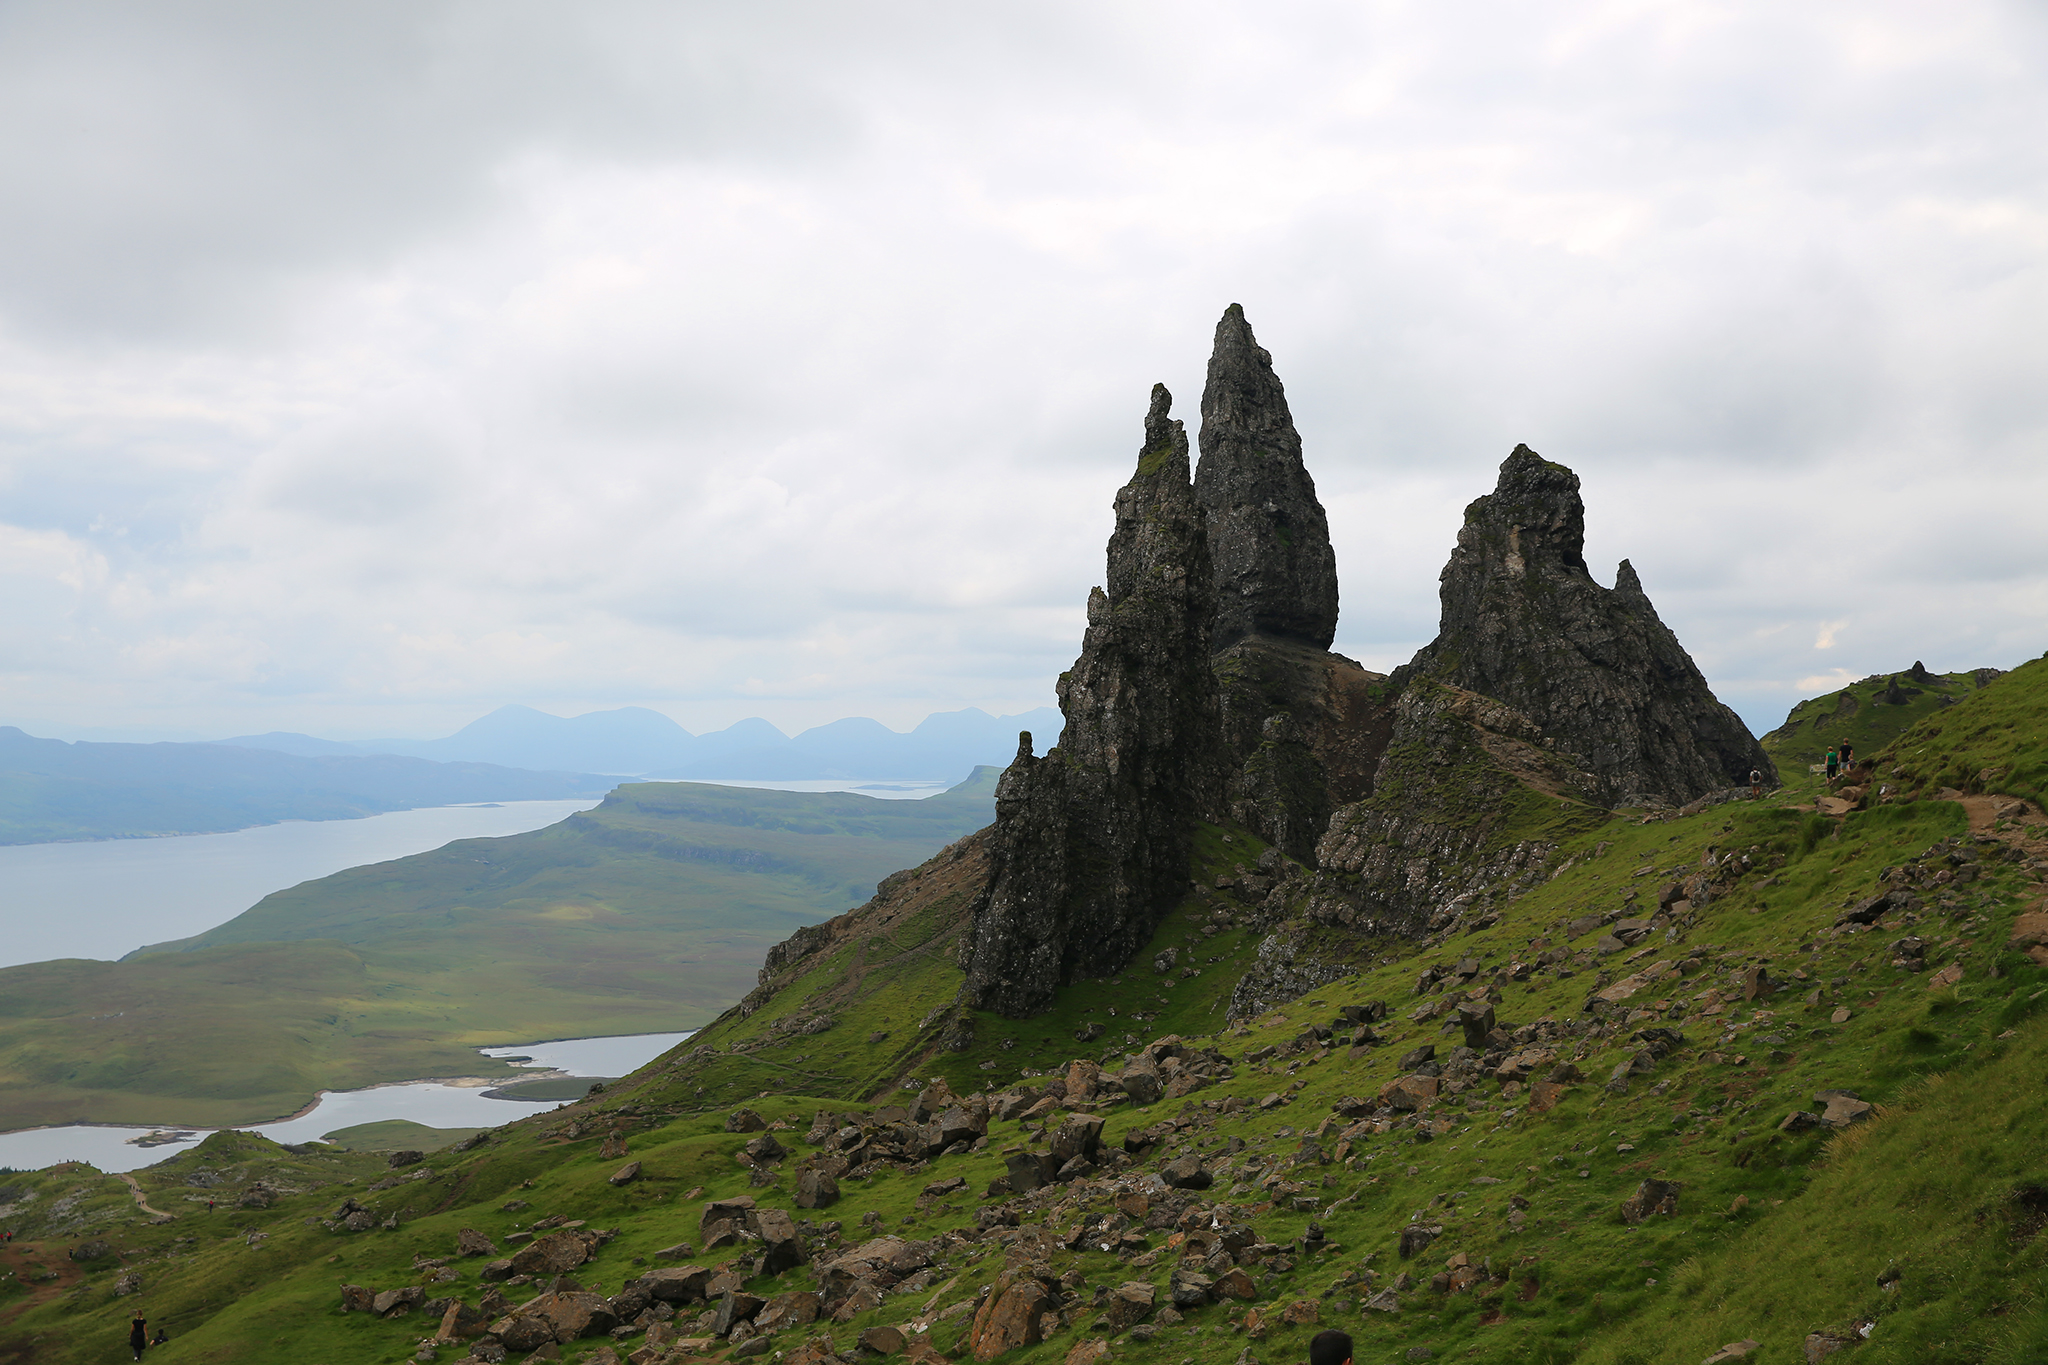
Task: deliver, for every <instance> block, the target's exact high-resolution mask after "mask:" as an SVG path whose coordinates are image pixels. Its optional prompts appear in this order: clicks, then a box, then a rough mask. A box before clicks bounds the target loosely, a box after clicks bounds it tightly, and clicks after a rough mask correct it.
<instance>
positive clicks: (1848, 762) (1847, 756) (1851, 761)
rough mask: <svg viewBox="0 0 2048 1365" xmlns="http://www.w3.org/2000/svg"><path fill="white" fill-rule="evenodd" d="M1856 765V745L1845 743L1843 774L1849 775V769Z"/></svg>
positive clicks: (1843, 747)
mask: <svg viewBox="0 0 2048 1365" xmlns="http://www.w3.org/2000/svg"><path fill="white" fill-rule="evenodd" d="M1855 766H1856V746H1855V745H1853V744H1844V745H1843V746H1842V772H1843V774H1844V775H1847V773H1848V771H1849V769H1851V768H1853V767H1855Z"/></svg>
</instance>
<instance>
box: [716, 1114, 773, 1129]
mask: <svg viewBox="0 0 2048 1365" xmlns="http://www.w3.org/2000/svg"><path fill="white" fill-rule="evenodd" d="M767 1129H768V1121H767V1120H766V1119H764V1118H762V1117H761V1116H760V1115H759V1114H757V1113H755V1112H754V1111H753V1110H751V1109H735V1110H733V1111H732V1112H731V1113H730V1114H727V1115H726V1116H725V1131H726V1132H728V1133H761V1132H766V1131H767Z"/></svg>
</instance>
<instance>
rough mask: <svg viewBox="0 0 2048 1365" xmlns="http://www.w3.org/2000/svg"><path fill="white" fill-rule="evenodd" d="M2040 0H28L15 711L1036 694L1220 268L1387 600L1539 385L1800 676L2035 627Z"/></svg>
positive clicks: (468, 711)
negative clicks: (1247, 4) (1267, 1)
mask: <svg viewBox="0 0 2048 1365" xmlns="http://www.w3.org/2000/svg"><path fill="white" fill-rule="evenodd" d="M2043 37H2044V33H2043V25H2042V23H2041V22H2040V20H2039V17H2038V16H2037V15H2035V14H2033V13H2032V12H2030V11H2027V10H2024V9H2021V8H2018V7H2013V6H2007V5H2000V4H1992V3H1975V4H1973V3H1963V4H1959V5H1954V6H1944V7H1941V8H1939V9H1938V10H1936V9H1930V8H1928V7H1925V6H1917V5H1908V4H1904V3H1893V4H1877V5H1870V6H1863V7H1859V8H1857V9H1855V10H1854V11H1850V10H1843V9H1832V10H1812V9H1808V10H1799V9H1787V8H1786V7H1783V6H1767V5H1763V4H1761V3H1732V4H1725V5H1717V6H1711V7H1704V6H1694V7H1678V8H1674V7H1670V6H1644V5H1640V4H1636V3H1623V2H1621V0H1615V2H1614V3H1604V4H1600V3H1596V4H1587V5H1580V6H1572V7H1567V8H1564V9H1556V8H1552V9H1548V10H1545V9H1531V8H1529V7H1525V6H1513V5H1479V6H1476V7H1475V6H1466V7H1450V8H1446V7H1416V6H1407V5H1398V4H1383V5H1367V6H1354V5H1336V4H1330V5H1313V4H1311V5H1304V6H1296V7H1289V8H1286V9H1280V10H1275V9H1270V8H1269V9H1265V10H1256V11H1254V10H1246V9H1243V8H1242V7H1235V6H1223V5H1200V4H1197V5H1191V6H1190V5H1184V6H1173V7H1166V6H1145V5H1140V6H1134V7H1124V8H1118V9H1110V10H1105V9H1103V8H1102V7H1099V6H1082V5H1078V4H1072V5H1059V4H1055V5H1050V6H1038V7H1032V8H1031V9H1029V10H1009V11H1000V10H981V11H977V10H973V9H960V8H957V7H950V8H949V7H939V6H933V5H913V4H897V5H881V6H870V7H862V8H860V9H858V10H853V9H848V8H846V7H843V6H830V5H822V4H796V3H791V4H780V5H778V4H764V5H757V6H747V7H743V8H738V9H735V8H732V7H714V6H705V5H685V6H673V5H654V4H631V3H624V4H618V5H607V6H602V7H582V8H570V9H563V8H561V7H553V6H541V5H532V4H520V3H488V4H486V3H482V2H481V0H478V2H476V3H444V4H438V5H436V4H397V3H389V4H367V5H361V6H351V7H350V9H349V11H348V12H347V15H346V16H345V17H340V16H339V12H337V14H334V15H323V14H320V13H316V12H314V11H310V10H304V9H299V8H291V7H285V8H282V9H280V8H278V7H274V6H255V5H247V4H240V5H236V4H222V5H215V6H197V7H191V6H188V7H180V8H177V9H164V8H163V7H160V6H146V5H134V4H131V5H92V4H65V5H57V4H54V3H40V4H34V3H32V4H27V5H17V6H12V7H10V8H9V9H8V10H7V11H6V14H5V15H4V16H0V118H5V119H6V120H7V122H8V126H10V127H12V128H16V129H31V130H34V135H33V136H18V137H15V138H10V139H7V140H6V142H5V144H4V146H0V233H4V234H5V236H6V239H7V240H8V241H9V244H10V250H9V252H8V254H7V256H6V258H5V259H4V260H0V523H4V524H5V526H6V527H8V528H11V529H10V530H9V532H8V533H7V534H9V535H12V536H15V537H18V538H21V543H22V544H24V545H33V546H44V547H57V548H56V549H49V550H42V549H39V550H36V551H35V552H34V553H33V554H30V555H29V557H28V558H26V559H19V560H17V559H15V558H8V559H7V560H6V569H5V572H6V573H7V574H8V575H9V577H8V580H7V581H8V582H9V583H14V584H19V585H20V587H19V590H18V591H17V592H14V593H12V594H10V595H9V596H8V598H7V599H6V600H7V603H8V604H7V606H6V607H5V608H4V609H0V610H4V611H5V612H6V626H7V632H6V633H7V636H8V638H9V639H10V640H11V641H12V642H13V643H12V646H11V650H10V659H11V662H10V663H9V664H8V665H7V668H6V672H5V688H4V694H0V700H4V703H5V704H4V706H0V712H4V714H0V720H12V721H16V722H18V723H22V724H25V725H30V726H31V728H33V726H34V725H41V726H43V727H44V728H46V729H54V728H59V727H63V726H74V727H83V726H93V725H117V724H126V723H138V724H141V723H147V724H156V725H161V726H165V727H173V728H181V729H192V728H197V729H201V730H206V729H212V730H218V731H232V730H244V729H252V728H270V727H272V726H277V727H281V728H293V729H311V730H317V731H325V732H333V733H351V734H358V735H361V734H375V733H387V734H388V733H398V732H404V731H414V732H433V731H437V730H445V729H448V728H452V727H453V726H454V725H456V724H459V723H461V722H462V721H464V720H466V719H468V718H470V717H471V716H472V715H473V714H475V713H476V712H478V711H480V710H482V709H485V708H487V707H489V706H492V705H496V704H499V703H501V702H505V701H524V702H528V703H531V704H536V705H542V706H547V707H549V708H550V709H554V710H557V711H567V710H572V709H576V708H578V707H584V706H599V705H617V704H624V703H629V702H630V703H639V704H648V705H653V706H656V707H658V708H660V709H664V710H667V711H669V712H670V713H671V714H674V715H676V716H677V718H678V719H680V720H682V721H683V722H684V723H685V724H686V725H690V726H692V727H693V728H706V727H709V726H712V725H716V724H722V723H725V722H727V721H730V720H732V719H736V718H738V717H740V716H742V715H746V714H750V713H753V712H763V713H766V714H768V715H769V716H770V718H771V719H774V720H776V721H777V722H778V723H781V724H783V726H784V728H785V729H788V728H796V727H801V726H802V725H804V724H808V723H812V722H815V721H819V720H826V719H831V718H833V717H835V716H838V715H842V714H849V713H867V714H873V715H876V716H878V717H879V718H881V719H883V720H885V721H888V722H891V723H895V724H899V725H900V724H904V723H907V722H910V721H914V720H916V719H917V718H918V717H919V716H921V715H922V714H923V713H924V712H926V711H928V710H933V709H944V708H950V707H957V706H962V705H970V704H975V705H983V706H986V707H988V708H989V709H992V710H1015V709H1021V708H1023V707H1026V706H1030V705H1036V704H1043V703H1044V702H1046V701H1049V700H1050V692H1051V680H1052V677H1053V676H1054V675H1055V674H1056V673H1057V672H1058V670H1059V669H1060V668H1062V667H1064V666H1065V665H1066V664H1067V663H1068V662H1069V661H1070V660H1071V658H1072V656H1073V652H1074V649H1075V647H1076V644H1077V642H1078V637H1079V631H1080V624H1081V606H1082V602H1083V599H1084V597H1085V593H1086V590H1087V587H1088V585H1089V584H1090V583H1091V582H1094V581H1096V580H1097V579H1099V577H1100V574H1101V548H1102V542H1103V540H1104V538H1105V537H1106V535H1107V532H1108V529H1109V501H1110V498H1111V496H1112V494H1113V492H1114V490H1115V488H1116V486H1117V485H1118V484H1119V483H1120V482H1121V481H1122V479H1123V478H1124V477H1125V476H1126V474H1127V473H1128V468H1129V464H1130V462H1131V460H1132V458H1133V456H1134V455H1135V452H1136V446H1137V437H1138V429H1139V419H1140V417H1141V416H1142V412H1143V405H1144V401H1145V395H1146V392H1147V390H1148V388H1149V386H1150V384H1151V382H1152V381H1154V380H1156V379H1163V380H1165V381H1166V382H1167V383H1168V385H1169V387H1171V388H1172V389H1173V390H1174V392H1175V394H1176V397H1177V406H1178V408H1179V410H1180V412H1181V414H1182V415H1183V416H1184V417H1187V418H1188V419H1190V424H1191V425H1193V424H1194V420H1193V419H1194V417H1195V409H1196V404H1197V401H1198V399H1199V396H1200V381H1201V366H1202V362H1203V359H1204V355H1205V352H1206V348H1207V341H1208V335H1209V330H1210V328H1211V327H1212V325H1213V323H1214V320H1215V317H1216V315H1217V314H1218V313H1219V312H1220V311H1221V309H1222V308H1223V306H1224V305H1225V304H1227V303H1229V302H1232V301H1241V302H1243V303H1244V304H1245V305H1246V307H1247V309H1248V310H1249V313H1250V316H1251V318H1252V321H1253V323H1254V325H1255V326H1256V327H1257V328H1258V330H1259V334H1260V337H1261V340H1262V341H1264V342H1265V343H1266V345H1267V346H1268V347H1269V348H1270V349H1271V350H1272V351H1273V352H1274V354H1275V357H1276V360H1277V363H1278V365H1279V367H1280V371H1281V373H1282V375H1283V376H1284V377H1285V379H1286V380H1287V382H1288V385H1289V392H1290V395H1291V397H1292V398H1293V400H1294V403H1295V408H1296V416H1297V420H1298V422H1299V424H1300V426H1301V427H1302V430H1303V433H1304V436H1305V438H1306V440H1307V445H1308V453H1309V459H1310V461H1311V468H1312V470H1313V472H1314V473H1315V475H1316V478H1317V480H1318V483H1319V486H1320V488H1321V490H1322V492H1323V496H1324V499H1325V501H1326V503H1327V504H1328V505H1329V507H1330V510H1331V518H1332V526H1333V531H1334V533H1335V535H1336V538H1337V550H1338V558H1339V568H1340V571H1341V573H1342V575H1343V595H1344V619H1343V623H1342V626H1341V629H1340V637H1339V641H1338V646H1339V648H1342V649H1345V650H1347V652H1350V653H1353V654H1355V655H1356V656H1358V657H1360V658H1362V659H1363V660H1365V661H1366V662H1367V663H1368V664H1370V665H1372V666H1375V667H1382V668H1384V667H1389V666H1391V665H1392V664H1394V663H1397V662H1400V661H1401V660H1402V659H1403V658H1405V657H1406V655H1407V654H1408V653H1409V652H1412V650H1413V649H1414V647H1415V646H1416V645H1417V644H1419V643H1421V642H1422V641H1423V640H1426V639H1427V638H1428V637H1429V636H1430V635H1431V634H1432V633H1433V632H1434V624H1435V601H1434V596H1435V577H1436V573H1437V571H1438V569H1439V568H1440V567H1441V565H1442V562H1443V559H1444V557H1445V555H1446V554H1447V552H1448V549H1449V546H1450V543H1451V539H1452V537H1453V536H1454V535H1455V533H1456V528H1457V525H1458V523H1459V517H1460V511H1461V509H1462V507H1463V506H1464V504H1465V503H1466V502H1469V501H1470V500H1471V499H1472V498H1473V497H1476V496H1478V495H1479V494H1481V493H1484V492H1485V491H1487V490H1488V489H1489V488H1490V486H1491V483H1492V470H1493V467H1494V465H1496V464H1497V463H1498V462H1499V460H1500V459H1501V458H1502V457H1503V456H1504V455H1505V454H1506V452H1507V450H1508V449H1509V448H1510V447H1512V446H1513V445H1514V444H1515V442H1517V441H1527V442H1529V443H1530V444H1531V445H1533V446H1535V447H1536V448H1537V449H1538V450H1540V451H1542V452H1543V453H1544V454H1545V455H1546V456H1548V457H1550V458H1552V459H1557V460H1560V461H1562V462H1564V463H1567V464H1570V465H1572V466H1573V467H1574V468H1576V469H1577V470H1578V471H1579V472H1580V474H1581V476H1582V477H1583V479H1584V481H1585V486H1586V492H1587V498H1588V504H1589V535H1590V538H1591V543H1590V544H1589V547H1588V551H1589V558H1590V559H1592V561H1593V562H1594V563H1595V564H1596V565H1598V566H1600V570H1599V571H1600V572H1601V573H1602V574H1603V575H1605V574H1607V573H1609V572H1611V568H1612V565H1613V563H1614V562H1615V561H1617V560H1619V559H1620V558H1622V557H1624V556H1625V557H1628V558H1630V559H1631V560H1632V561H1633V562H1634V563H1635V565H1636V566H1637V568H1638V570H1639V571H1640V572H1641V573H1642V575H1643V578H1644V580H1645V583H1646V585H1647V587H1648V589H1649V591H1650V593H1651V595H1652V597H1653V598H1654V599H1655V600H1656V602H1657V603H1658V606H1659V609H1660V611H1661V612H1662V613H1663V615H1664V616H1665V618H1666V620H1667V621H1669V622H1670V623H1671V624H1672V625H1673V626H1674V628H1676V629H1677V630H1678V631H1679V633H1680V635H1681V638H1682V639H1684V640H1685V641H1686V643H1687V644H1688V645H1689V646H1690V647H1691V648H1692V649H1693V650H1694V651H1695V653H1696V655H1697V656H1698V657H1699V659H1700V660H1701V663H1702V666H1703V667H1704V668H1706V670H1707V672H1708V674H1709V676H1710V677H1711V678H1713V679H1715V681H1716V683H1717V685H1718V686H1719V687H1720V688H1721V690H1722V692H1723V694H1724V696H1726V697H1727V698H1728V699H1729V700H1731V701H1733V702H1735V703H1736V704H1737V705H1738V706H1739V707H1741V708H1742V709H1743V710H1744V713H1745V715H1747V716H1748V717H1749V718H1750V720H1751V721H1752V723H1753V724H1754V725H1757V726H1758V727H1759V728H1762V727H1766V726H1768V725H1770V724H1774V723H1775V722H1776V719H1777V717H1778V716H1780V715H1782V714H1783V710H1784V708H1785V707H1786V706H1787V705H1788V704H1789V703H1790V701H1791V700H1793V699H1794V698H1796V697H1797V696H1800V695H1805V694H1806V692H1807V691H1809V690H1810V689H1807V688H1806V683H1807V682H1810V681H1811V680H1812V679H1813V678H1814V677H1815V676H1818V675H1821V674H1824V673H1827V674H1828V675H1829V676H1832V674H1831V673H1828V669H1826V668H1823V667H1822V663H1823V661H1822V660H1821V659H1819V658H1816V657H1815V650H1824V651H1826V653H1827V655H1828V657H1827V658H1826V659H1825V663H1826V664H1827V665H1828V666H1829V667H1830V668H1832V667H1833V666H1834V665H1836V664H1838V663H1839V664H1840V666H1841V668H1842V669H1844V670H1846V672H1847V673H1848V674H1851V675H1857V676H1860V675H1861V674H1862V673H1865V672H1876V671H1890V670H1892V669H1896V668H1898V667H1900V666H1902V665H1903V664H1905V663H1909V662H1910V661H1911V659H1913V658H1915V657H1925V658H1926V659H1927V662H1928V663H1929V664H1930V666H1935V667H1964V666H1974V665H1978V664H1987V663H1988V664H1996V665H2000V666H2009V665H2010V664H2012V663H2014V662H2017V661H2018V660H2019V659H2021V658H2024V657H2030V656H2031V655H2033V654H2035V653H2038V652H2039V651H2040V649H2041V648H2042V646H2043V644H2044V643H2048V641H2043V640H2042V638H2041V637H2042V635H2043V634H2044V629H2043V627H2044V618H2048V549H2044V546H2048V536H2044V535H2043V534H2042V533H2043V531H2044V529H2048V527H2044V521H2048V512H2044V511H2043V510H2042V509H2043V508H2048V496H2044V495H2048V487H2044V486H2043V485H2044V481H2048V476H2044V475H2043V474H2042V473H2041V472H2040V471H2041V470H2042V469H2043V468H2044V467H2048V466H2044V463H2043V461H2042V459H2041V456H2042V447H2043V442H2044V438H2048V397H2044V395H2043V391H2042V388H2041V386H2040V384H2039V382H2038V376H2039V374H2040V373H2041V372H2042V369H2043V365H2044V361H2048V338H2044V335H2043V333H2042V332H2041V329H2040V328H2039V325H2038V318H2039V317H2040V316H2041V315H2042V312H2043V311H2044V305H2048V278H2044V272H2043V269H2042V266H2041V264H2040V263H2041V261H2042V260H2043V259H2044V252H2043V247H2044V246H2048V196H2044V193H2043V175H2042V171H2043V162H2044V157H2048V153H2044V152H2043V150H2042V149H2041V147H2040V146H2039V145H2038V144H2039V139H2038V138H2037V137H2035V136H2033V131H2032V130H2033V129H2036V128H2038V127H2040V126H2042V124H2043V123H2044V121H2048V118H2044V115H2048V107H2044V106H2048V91H2044V89H2043V88H2042V87H2041V86H2040V83H2039V82H2038V80H2037V79H2035V75H2034V73H2035V72H2036V71H2038V69H2039V66H2040V61H2039V58H2040V57H2041V55H2042V48H2043ZM13 543H14V542H12V541H5V540H0V545H10V544H13ZM10 553H11V552H10ZM67 565H68V566H70V567H68V568H67V567H65V566H67ZM85 566H90V569H89V571H88V568H87V567H85ZM66 573H68V574H70V578H68V579H67V578H66V577H64V575H65V574H66ZM1850 619H1853V620H1854V621H1855V623H1856V626H1855V630H1854V631H1853V633H1852V632H1848V631H1846V630H1844V631H1840V632H1839V633H1835V632H1829V633H1826V634H1825V635H1824V636H1820V637H1817V636H1816V635H1815V634H1811V633H1808V631H1809V630H1810V629H1812V623H1817V622H1843V621H1847V620H1850ZM1794 622H1804V623H1808V624H1807V626H1805V627H1802V628H1800V629H1791V628H1787V627H1789V625H1790V623H1794ZM1773 627H1779V628H1777V629H1773ZM1820 638H1825V639H1827V640H1828V641H1829V644H1826V645H1823V644H1820V643H1818V640H1819V639H1820ZM1803 689H1804V690H1803Z"/></svg>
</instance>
